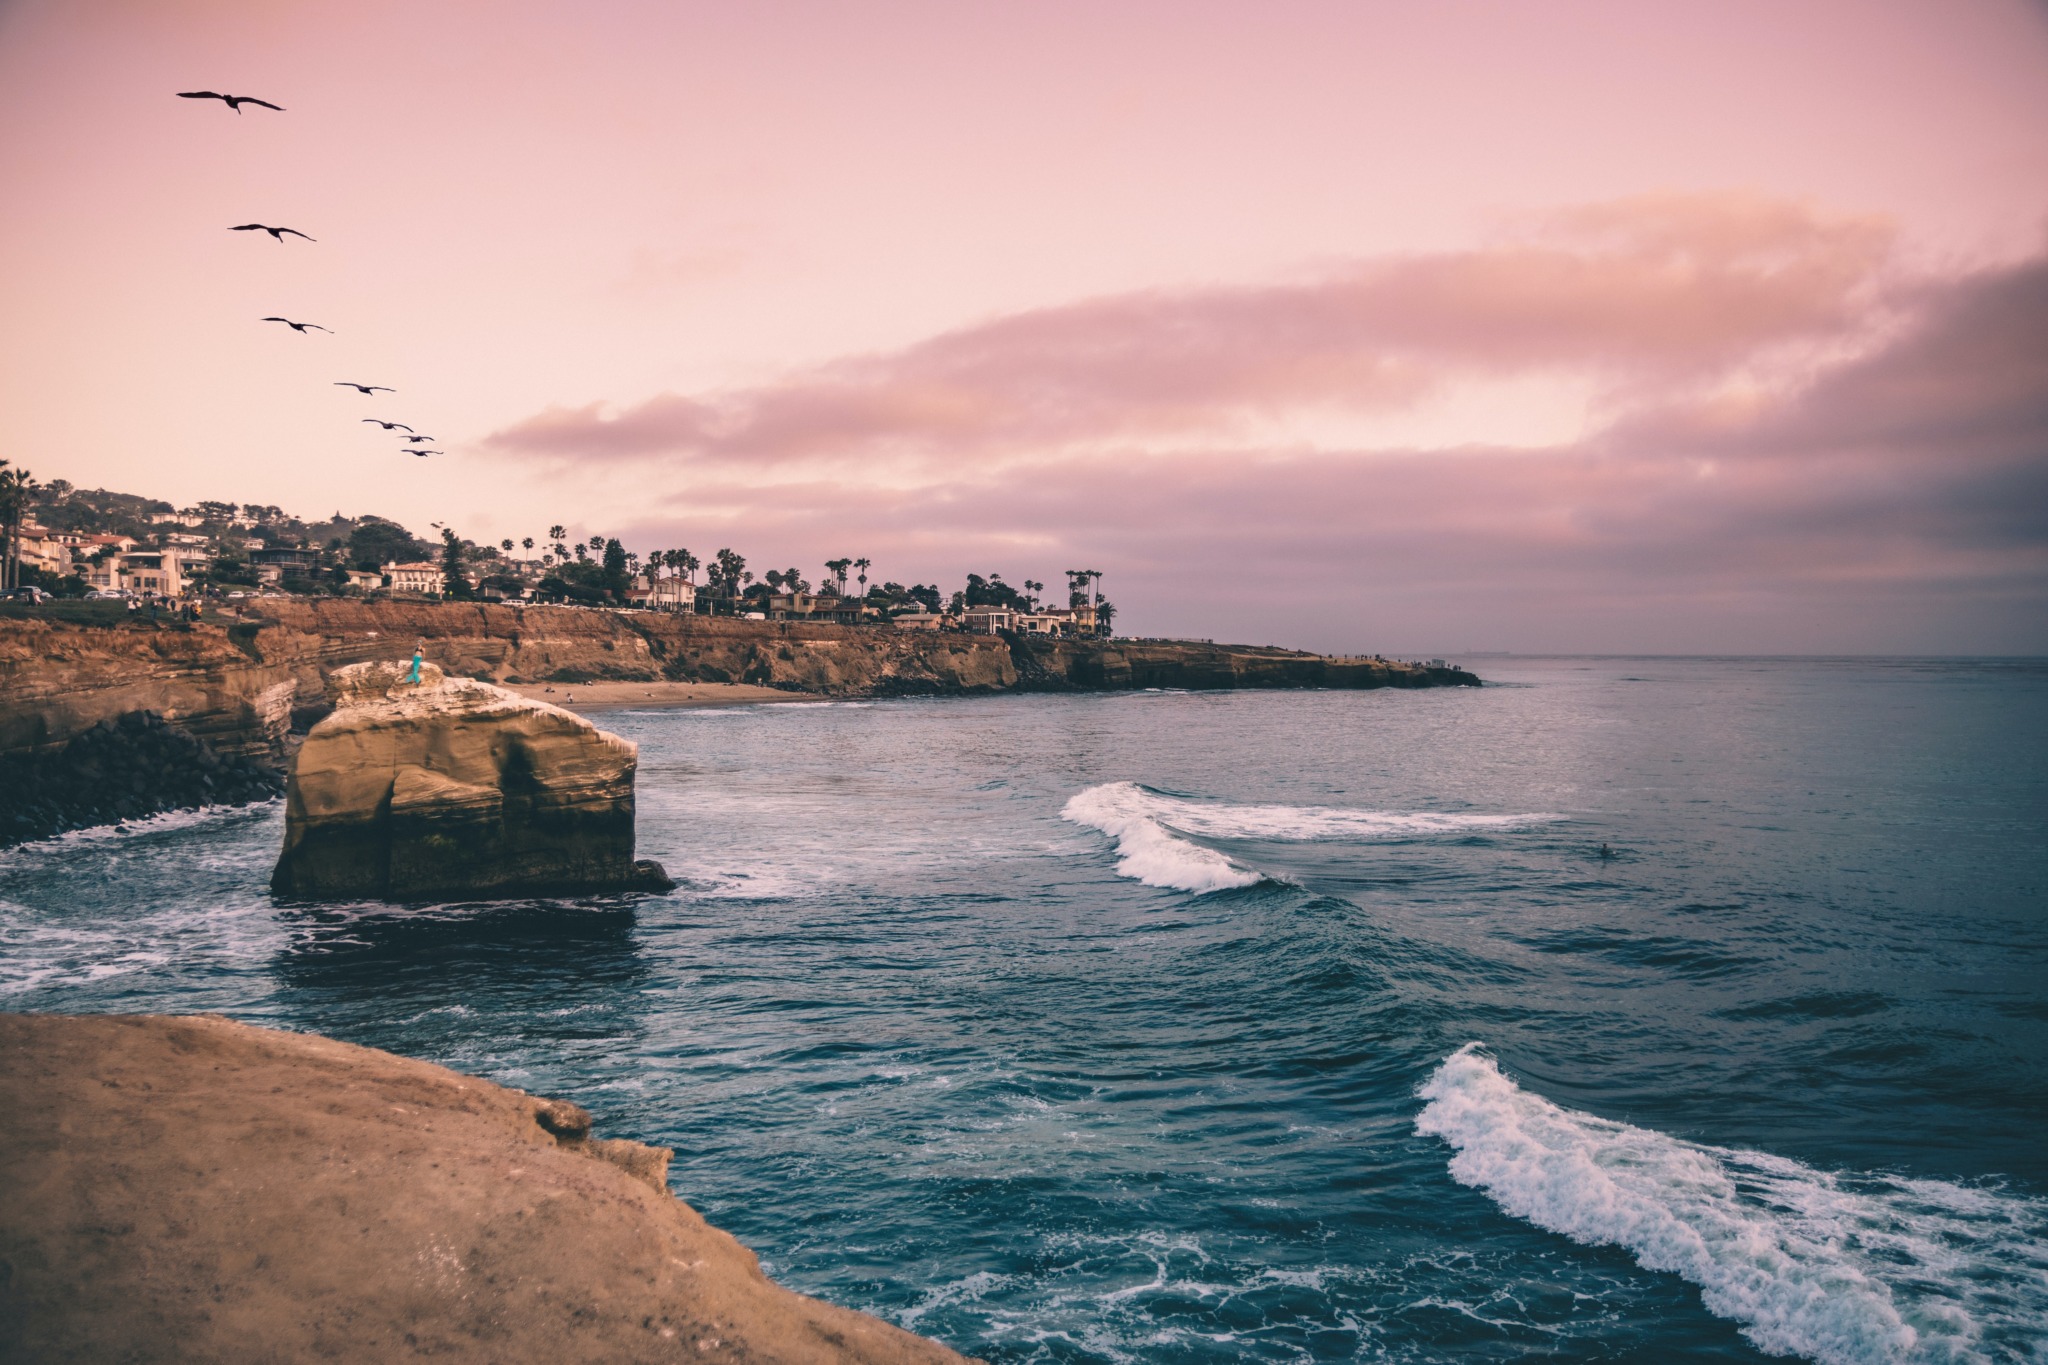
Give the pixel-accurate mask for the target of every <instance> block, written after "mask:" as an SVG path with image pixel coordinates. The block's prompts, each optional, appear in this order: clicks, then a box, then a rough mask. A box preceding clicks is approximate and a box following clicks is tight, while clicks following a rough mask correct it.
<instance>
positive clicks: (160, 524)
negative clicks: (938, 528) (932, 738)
mask: <svg viewBox="0 0 2048 1365" xmlns="http://www.w3.org/2000/svg"><path fill="white" fill-rule="evenodd" d="M215 520H219V519H218V518H216V519H215ZM149 521H150V522H151V523H152V524H153V525H154V526H156V527H157V528H158V529H156V530H155V531H153V532H152V533H151V534H150V536H149V541H150V543H148V544H145V543H143V542H142V541H140V540H138V539H137V538H136V537H134V536H130V535H121V534H108V533H100V534H93V533H85V532H72V531H56V530H52V529H50V528H48V527H46V526H42V525H39V524H37V523H36V522H34V521H24V522H23V523H22V524H21V527H20V535H19V541H18V545H19V554H20V559H21V563H22V564H24V565H26V566H32V567H34V568H37V569H41V570H43V571H44V572H46V573H49V574H51V575H52V576H54V577H56V578H60V579H61V578H67V577H71V576H73V575H76V576H77V577H78V578H80V579H83V580H84V582H85V584H86V585H87V587H88V588H89V589H90V590H92V591H94V592H96V593H103V594H106V595H108V596H114V595H120V596H127V597H135V598H142V599H170V598H180V597H185V596H188V595H190V594H191V593H192V592H194V591H195V590H196V587H197V585H196V584H195V583H194V582H193V579H194V577H195V575H199V574H202V573H204V571H205V570H207V569H208V568H209V567H210V566H212V565H213V564H214V563H215V562H216V560H217V558H218V556H219V547H218V545H217V543H216V541H215V540H214V538H213V537H212V536H208V535H203V534H199V533H198V530H197V528H198V527H199V526H201V525H203V524H205V523H204V522H203V521H202V520H201V519H200V518H199V517H198V516H196V515H195V514H194V513H191V512H158V513H154V514H152V515H150V517H149ZM227 525H228V526H229V527H230V528H231V529H235V530H248V529H254V528H255V527H256V522H255V521H254V520H253V519H252V518H249V517H247V516H237V517H234V518H232V519H230V520H229V521H228V522H227ZM247 562H248V567H249V569H250V570H252V571H253V576H254V577H255V579H256V582H257V584H258V585H259V586H260V587H263V588H268V589H271V590H275V591H283V592H290V591H292V590H294V589H295V588H304V587H306V586H309V582H308V580H310V579H312V578H313V576H314V575H315V574H318V573H320V572H321V563H320V554H319V552H318V551H317V550H313V549H307V548H302V547H296V546H286V545H263V544H260V543H258V544H255V545H252V546H251V547H250V548H249V549H248V551H247ZM506 567H509V568H512V569H513V570H515V572H514V573H512V574H509V575H508V574H498V575H491V576H489V577H486V576H484V575H476V576H474V577H473V579H472V584H471V586H472V587H473V588H475V589H477V591H478V595H479V596H481V597H483V598H485V599H486V600H492V599H495V600H520V599H523V598H525V597H526V595H527V593H528V592H529V591H530V590H531V588H532V586H533V582H532V581H530V580H534V579H537V578H538V577H539V574H538V573H537V572H535V571H534V570H533V567H532V566H529V565H524V564H518V563H517V562H509V563H508V564H507V566H506ZM522 569H524V570H527V572H524V573H521V572H517V571H518V570H522ZM339 572H340V574H344V575H345V576H346V585H347V588H348V589H351V590H353V591H356V592H361V593H364V594H369V593H378V594H383V595H390V596H398V597H419V598H434V597H440V596H442V595H443V593H444V592H445V589H446V579H445V576H444V575H445V573H446V570H445V568H444V566H443V565H442V564H441V563H439V562H437V561H434V560H418V561H412V562H405V561H392V562H388V563H385V564H383V565H382V566H380V567H379V568H377V569H374V570H364V569H355V568H347V569H343V570H341V571H339ZM491 579H495V580H496V581H495V582H494V581H491ZM522 581H523V586H518V584H519V583H521V582H522ZM334 586H336V587H339V586H341V585H340V584H339V583H338V582H337V583H335V584H334ZM508 588H509V591H508V590H507V589H508ZM625 596H626V605H627V606H629V607H637V608H641V609H643V610H650V611H664V612H675V613H681V614H690V613H697V612H723V613H729V614H733V615H737V616H738V617H740V618H742V619H751V620H767V621H814V622H821V623H832V624H838V625H893V626H896V627H898V628H901V629H909V630H957V631H966V632H970V633H973V634H977V635H996V634H1002V633H1006V632H1013V631H1014V632H1017V633H1020V634H1026V635H1045V636H1058V635H1096V634H1099V633H1101V626H1102V624H1103V622H1102V621H1101V619H1100V616H1101V613H1098V611H1097V608H1096V607H1095V606H1094V605H1093V604H1091V603H1088V602H1086V601H1085V600H1084V601H1082V602H1081V603H1080V604H1078V605H1074V606H1069V607H1059V608H1043V609H1032V610H1024V609H1020V608H1016V607H999V606H965V605H962V604H961V599H960V597H959V596H958V595H956V596H955V599H954V605H953V606H952V607H950V608H948V609H946V610H941V611H931V610H927V609H925V608H924V607H922V606H921V605H920V606H916V607H914V608H912V609H910V610H903V609H901V607H900V606H899V607H897V608H888V607H885V606H883V605H880V604H878V603H877V602H875V601H873V600H870V599H868V598H865V597H854V596H842V595H839V594H836V593H833V592H831V591H830V590H829V589H828V590H827V591H825V592H822V593H813V592H807V591H805V592H783V593H768V594H765V595H764V594H763V593H762V591H761V589H760V588H758V587H757V588H756V589H755V590H754V592H753V594H752V595H749V596H746V597H741V598H737V599H733V598H726V597H714V596H713V595H712V590H711V589H700V588H699V587H698V585H697V584H696V583H694V582H692V581H690V580H687V579H684V578H681V577H676V576H674V575H666V576H665V575H660V574H658V573H656V572H654V571H652V570H650V571H648V572H644V573H641V574H638V575H636V576H635V577H633V578H632V579H631V581H630V582H629V584H628V586H627V589H626V594H625Z"/></svg>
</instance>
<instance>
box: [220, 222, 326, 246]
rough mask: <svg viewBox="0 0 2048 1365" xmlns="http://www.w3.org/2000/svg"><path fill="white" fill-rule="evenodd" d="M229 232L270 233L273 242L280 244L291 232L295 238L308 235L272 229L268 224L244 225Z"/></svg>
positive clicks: (312, 238)
mask: <svg viewBox="0 0 2048 1365" xmlns="http://www.w3.org/2000/svg"><path fill="white" fill-rule="evenodd" d="M228 231H229V232H267V233H269V234H270V236H271V239H272V240H273V241H279V242H282V241H283V240H284V235H285V234H286V233H287V232H289V233H290V234H291V235H292V236H294V237H306V234H305V233H303V232H301V231H299V230H298V229H297V228H280V227H271V226H270V225H269V224H268V223H244V224H242V225H241V226H240V227H231V228H229V229H228ZM306 240H307V241H309V242H317V241H319V240H320V239H319V238H318V237H306Z"/></svg>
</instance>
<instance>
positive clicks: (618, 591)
mask: <svg viewBox="0 0 2048 1365" xmlns="http://www.w3.org/2000/svg"><path fill="white" fill-rule="evenodd" d="M631 577H632V571H631V570H630V569H629V568H628V567H627V565H626V547H625V546H623V545H621V544H619V542H618V541H617V540H616V539H612V540H607V541H606V542H605V543H604V590H605V591H606V592H608V593H610V594H611V595H612V597H613V598H614V599H615V600H617V601H620V602H623V601H625V600H626V585H627V582H628V580H629V579H631Z"/></svg>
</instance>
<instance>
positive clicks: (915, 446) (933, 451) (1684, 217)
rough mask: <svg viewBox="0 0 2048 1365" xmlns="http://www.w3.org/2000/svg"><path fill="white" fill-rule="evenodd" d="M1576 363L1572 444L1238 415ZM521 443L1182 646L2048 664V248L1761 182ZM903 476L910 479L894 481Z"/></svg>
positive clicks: (594, 417)
mask: <svg viewBox="0 0 2048 1365" xmlns="http://www.w3.org/2000/svg"><path fill="white" fill-rule="evenodd" d="M1566 374H1577V375H1579V376H1582V377H1583V376H1586V375H1591V376H1593V377H1594V378H1595V380H1596V381H1597V383H1598V385H1599V392H1600V394H1601V395H1602V402H1603V404H1604V406H1603V408H1602V409H1601V412H1600V419H1599V420H1598V421H1597V422H1595V423H1593V424H1591V425H1590V426H1589V427H1588V428H1587V429H1586V430H1584V431H1582V432H1580V433H1579V434H1577V435H1576V436H1574V437H1573V438H1572V439H1568V440H1562V441H1553V442H1550V443H1548V444H1528V443H1520V442H1513V441H1500V440H1496V441H1472V442H1468V443H1464V444H1460V445H1455V446H1453V445H1443V446H1437V447H1431V448H1425V447H1423V446H1419V445H1414V444H1407V445H1401V444H1357V443H1354V444H1349V445H1346V444H1337V443H1329V442H1323V443H1317V442H1313V441H1287V440H1264V439H1257V438H1256V437H1253V438H1248V437H1247V436H1246V428H1247V425H1248V423H1247V422H1246V421H1245V417H1244V415H1245V414H1246V413H1247V412H1251V411H1254V410H1258V409H1262V408H1263V409H1267V410H1271V411H1280V412H1286V411H1290V410H1292V409H1293V408H1296V407H1303V406H1313V405H1324V406H1329V405H1350V406H1351V407H1354V408H1360V409H1364V408H1370V407H1373V406H1374V405H1382V406H1384V405H1398V404H1402V403H1413V402H1417V401H1424V399H1426V397H1427V395H1428V394H1430V393H1431V392H1438V393H1445V392H1452V391H1454V389H1455V386H1456V385H1457V384H1459V383H1469V382H1475V380H1474V377H1475V376H1476V377H1477V381H1478V382H1483V381H1486V380H1487V379H1489V378H1508V379H1513V378H1526V377H1528V376H1530V375H1536V376H1539V377H1540V376H1550V375H1566ZM1560 382H1562V381H1560ZM493 444H494V446H495V448H496V449H498V450H499V451H501V452H504V453H506V454H508V455H513V456H518V457H530V456H541V457H545V458H556V459H564V460H579V461H588V462H589V464H588V465H587V466H586V467H588V468H591V469H593V470H596V469H602V468H606V467H610V466H617V467H619V468H620V470H621V472H622V473H626V472H627V471H631V477H633V478H634V479H636V480H637V481H638V482H639V483H641V484H642V485H651V486H654V487H660V486H661V485H662V483H663V482H664V480H665V479H671V478H672V483H671V484H670V486H672V487H674V488H675V489H676V490H677V491H676V492H675V493H673V494H672V495H671V496H670V498H669V500H668V502H667V503H666V505H663V504H661V503H659V502H656V503H653V504H650V505H647V506H646V511H645V512H644V514H643V517H644V519H643V521H642V524H641V526H640V527H639V528H638V529H639V532H640V534H641V536H642V538H645V539H649V540H658V541H660V542H661V543H667V544H674V543H679V542H680V543H689V544H692V545H699V544H709V543H711V541H713V540H716V541H717V542H718V543H721V544H736V545H740V546H742V547H743V548H744V547H752V549H750V552H755V551H758V552H759V553H760V554H761V555H762V556H763V558H764V562H765V561H767V560H772V561H774V562H777V563H782V562H787V561H790V560H795V561H797V562H800V563H801V562H807V560H808V559H814V558H820V557H822V556H823V555H825V554H827V553H860V554H866V555H870V556H871V557H873V558H874V559H875V560H876V561H877V564H878V572H879V573H880V574H882V575H885V576H887V577H891V578H897V579H899V580H900V581H905V582H908V581H912V580H913V579H919V578H939V579H943V580H944V581H948V582H953V581H957V580H958V578H959V576H960V575H961V574H962V573H964V572H965V571H966V570H968V569H970V568H972V569H975V570H976V571H979V572H988V571H990V570H1005V571H1007V572H1008V573H1009V575H1010V577H1011V578H1012V579H1013V581H1014V580H1015V579H1018V578H1022V577H1024V576H1027V575H1028V576H1032V577H1037V578H1043V579H1054V575H1056V574H1057V572H1058V571H1059V570H1060V569H1062V568H1065V567H1068V566H1069V565H1070V564H1075V563H1080V562H1082V561H1086V562H1088V563H1089V564H1091V565H1094V566H1096V567H1101V568H1104V569H1106V570H1109V571H1111V574H1112V578H1111V583H1112V585H1113V588H1114V592H1115V594H1116V595H1117V597H1118V600H1119V601H1120V603H1121V604H1122V605H1123V607H1124V609H1125V613H1126V614H1125V617H1124V619H1125V621H1126V622H1127V623H1129V624H1130V625H1132V626H1133V627H1134V628H1138V629H1141V630H1150V631H1155V632H1161V633H1169V632H1181V633H1191V634H1200V635H1212V636H1221V635H1230V636H1233V637H1234V638H1252V639H1271V640H1276V641H1282V642H1294V643H1303V644H1311V645H1323V646H1326V647H1333V648H1359V647H1368V648H1369V647H1376V646H1379V645H1384V644H1387V643H1389V632H1392V633H1394V634H1395V635H1396V636H1398V637H1399V638H1404V639H1407V640H1410V641H1417V642H1431V643H1450V642H1451V641H1454V640H1466V641H1480V642H1491V643H1494V644H1497V645H1500V646H1503V647H1510V648H1532V647H1539V646H1548V647H1572V648H1596V649H1632V648H1644V649H1679V650H1683V649H1768V650H1786V651H1794V652H1797V651H1807V652H1811V651H1816V650H1913V649H1957V650H2002V651H2006V652H2029V651H2036V652H2037V651H2041V650H2043V649H2044V648H2048V257H2040V258H2035V259H2032V260H2027V261H2022V262H2019V263H2017V264H2013V265H2008V266H2004V267H2000V268H1996V269H1986V270H1982V271H1978V272H1976V273H1972V274H1964V275H1957V276H1952V277H1948V278H1943V279H1932V278H1927V277H1924V276H1923V277H1918V278H1908V277H1906V276H1905V275H1904V273H1903V272H1901V271H1899V270H1898V269H1897V268H1896V266H1895V265H1894V264H1893V259H1892V256H1891V247H1890V238H1889V235H1888V233H1887V232H1886V231H1885V230H1884V228H1883V227H1882V225H1879V224H1873V223H1869V222H1861V221H1849V222H1844V221H1841V220H1833V219H1827V218H1823V217H1821V216H1818V215H1816V214H1813V213H1811V212H1808V211H1806V210H1803V209H1798V208H1796V207H1787V206H1783V205H1772V204H1769V203H1765V202H1761V201H1747V200H1737V201H1721V200H1714V201H1699V200H1660V201H1651V202H1647V203H1644V202H1637V203H1634V204H1630V205H1622V206H1606V207H1602V208H1597V209H1592V210H1581V211H1575V212H1574V213H1572V214H1568V215H1561V216H1560V217H1558V218H1557V219H1554V220H1552V221H1550V222H1548V223H1545V224H1541V225H1538V226H1537V227H1536V228H1535V229H1534V230H1533V231H1531V232H1530V233H1528V234H1526V235H1525V236H1524V237H1523V238H1522V239H1520V240H1517V241H1515V242H1512V243H1509V244H1508V245H1505V246H1501V247H1498V248H1491V249H1487V250H1482V251H1472V252H1467V253H1462V254H1457V255H1439V256H1430V257H1410V258H1402V259H1399V260H1392V261H1379V262H1368V263H1361V264H1357V265H1354V266H1351V267H1349V268H1347V269H1346V270H1344V271H1341V272H1333V273H1332V274H1330V275H1329V276H1327V277H1325V278H1323V279H1321V280H1318V281H1314V282H1310V283H1302V284H1290V285H1285V286H1273V287H1266V288H1250V287H1245V288H1229V289H1221V288H1219V289H1210V290H1195V291H1187V292H1183V293H1177V294H1163V293H1162V294H1148V295H1141V296H1139V295H1134V296H1126V297H1120V298H1114V299H1106V300H1097V301H1093V302H1089V303H1083V304H1077V305H1074V306H1072V307H1067V308H1058V309H1048V310H1043V311H1041V312H1036V313H1030V314H1025V315H1021V316H1018V317H1013V318H1006V319H1001V320H998V321H996V322H992V323H989V324H987V325H984V326H980V327H975V328H968V329H964V330H961V331H958V332H954V333H950V334H947V335H944V336H940V337H936V338H933V339H932V340H930V341H928V342H925V343H923V344H921V345H918V346H914V347H910V348H907V349H905V350H903V351H899V352H895V353H892V354H889V355H884V356H873V357H865V358H861V359H857V360H852V361H847V362H844V363H842V364H839V365H836V366H831V367H827V368H825V369H823V370H820V371H815V372H811V373H808V374H803V375H798V376H795V377H793V378H792V379H790V380H789V381H787V382H786V383H783V384H780V385H772V386H766V387H762V388H758V389H751V390H746V391H743V392H738V393H729V394H720V395H709V396H700V397H695V398H685V397H681V396H669V397H664V398H659V399H655V400H652V401H650V402H648V403H644V404H641V405H639V406H638V407H635V408H629V409H627V410H625V411H623V412H620V413H619V414H617V415H615V416H608V415H605V414H604V413H603V412H602V411H601V410H600V409H596V408H593V409H587V410H583V411H578V412H567V413H551V414H542V415H541V416H539V417H536V418H533V419H529V420H528V421H526V422H523V423H520V424H518V425H517V426H515V427H512V428H509V429H508V430H507V431H505V432H502V433H500V434H499V436H498V437H496V438H494V442H493ZM653 457H660V462H659V463H650V462H649V461H650V460H651V459H653ZM891 458H894V459H895V461H896V464H895V466H894V468H895V469H896V470H897V472H898V473H899V474H900V473H901V472H902V470H903V469H905V468H909V469H910V473H909V475H908V476H905V477H898V478H894V479H892V480H884V479H879V478H876V477H874V476H873V471H874V469H875V468H876V466H877V465H878V464H886V463H888V462H889V460H890V459H891ZM906 461H907V463H906ZM672 466H673V469H674V473H673V475H669V474H667V473H666V472H665V471H668V470H670V469H671V467H672ZM1054 581H1057V580H1056V579H1054ZM1447 630H1453V631H1455V632H1456V633H1455V634H1453V635H1451V636H1450V637H1449V638H1448V639H1447V637H1446V634H1445V633H1444V632H1445V631H1447Z"/></svg>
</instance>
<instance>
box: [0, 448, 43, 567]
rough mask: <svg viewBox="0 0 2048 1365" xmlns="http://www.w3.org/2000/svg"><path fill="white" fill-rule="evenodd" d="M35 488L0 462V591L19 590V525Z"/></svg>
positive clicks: (28, 476) (30, 480)
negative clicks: (29, 496)
mask: <svg viewBox="0 0 2048 1365" xmlns="http://www.w3.org/2000/svg"><path fill="white" fill-rule="evenodd" d="M35 486H36V480H35V475H33V474H31V473H29V472H28V471H27V470H26V469H9V468H7V461H5V460H0V588H16V587H20V586H21V521H22V518H23V517H24V516H26V515H27V514H28V495H29V493H30V491H31V490H32V489H34V488H35Z"/></svg>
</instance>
